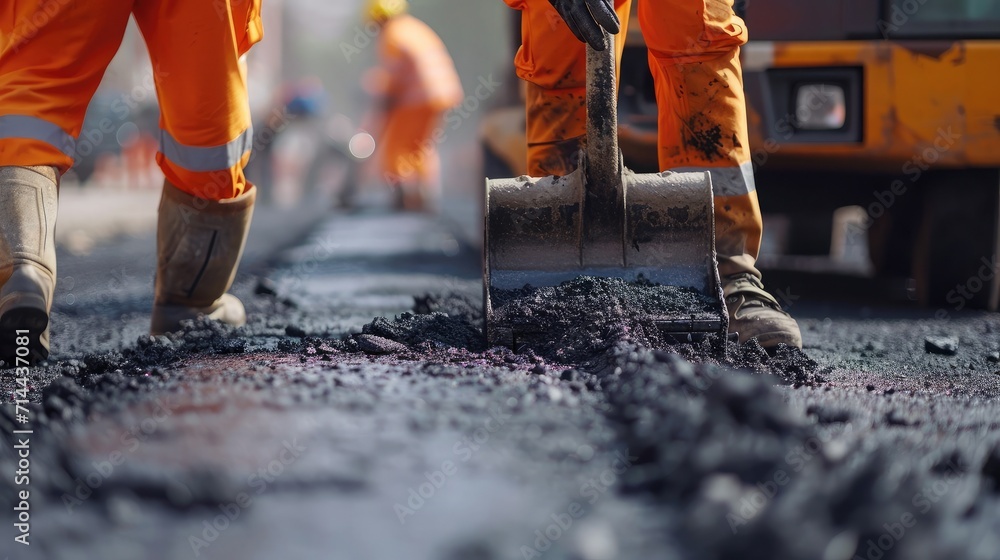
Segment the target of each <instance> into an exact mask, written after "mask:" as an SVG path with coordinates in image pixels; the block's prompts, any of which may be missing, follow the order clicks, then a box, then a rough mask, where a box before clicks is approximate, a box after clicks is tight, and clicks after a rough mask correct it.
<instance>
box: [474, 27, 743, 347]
mask: <svg viewBox="0 0 1000 560" xmlns="http://www.w3.org/2000/svg"><path fill="white" fill-rule="evenodd" d="M604 41H605V48H604V50H602V51H597V50H595V49H593V48H591V47H590V46H589V45H588V46H587V47H586V48H587V146H586V149H585V150H582V152H581V154H580V160H579V161H580V164H579V166H578V167H577V169H576V170H574V171H573V172H572V173H570V174H568V175H566V176H562V177H558V176H549V177H542V178H534V177H527V176H522V177H517V178H513V179H487V180H486V202H485V222H484V224H485V240H484V245H483V284H484V286H483V288H484V304H485V315H484V316H485V331H486V332H485V334H486V339H487V343H488V344H489V345H490V346H501V345H503V346H508V347H511V348H518V347H519V346H520V345H521V344H522V343H525V342H526V341H530V340H531V338H532V337H537V336H545V334H546V333H545V332H542V331H544V328H543V327H541V326H535V325H533V324H532V317H531V314H530V313H527V314H526V313H523V310H522V311H521V312H519V311H516V310H514V311H511V310H508V309H504V303H503V302H504V301H507V300H508V299H509V298H506V297H505V295H509V294H510V293H512V292H515V291H517V290H521V289H524V288H541V287H547V286H559V285H560V284H561V283H563V282H567V281H572V280H575V279H578V278H580V277H600V278H620V279H622V280H624V281H626V282H630V283H634V284H633V286H634V288H635V289H640V290H641V289H653V288H654V287H655V286H675V287H679V288H688V289H690V290H693V291H694V292H697V295H698V296H699V299H700V303H699V304H698V305H697V306H695V307H694V308H691V309H683V310H680V311H678V310H677V309H635V310H627V311H629V312H632V311H634V312H635V314H636V316H640V315H641V316H643V317H645V318H648V319H652V321H653V323H654V324H655V325H656V326H657V327H658V328H659V330H660V331H661V333H663V334H664V335H665V336H664V339H665V340H668V341H670V342H675V341H676V342H690V341H697V340H701V339H703V338H705V337H706V336H707V335H710V334H717V335H720V337H721V338H722V339H723V340H724V339H725V336H726V330H727V327H728V313H727V312H726V307H725V303H724V300H723V293H722V287H721V283H720V281H719V269H718V263H717V261H716V253H715V212H714V205H713V197H712V181H711V175H710V174H709V173H708V172H704V173H700V172H689V173H673V172H669V171H666V172H663V173H646V174H636V173H633V172H632V171H630V170H628V169H627V168H625V167H624V164H623V163H622V157H621V153H620V152H619V150H618V116H617V95H616V92H615V89H616V84H617V80H616V79H615V48H614V37H613V36H611V35H609V34H607V33H605V38H604ZM661 110H664V108H661ZM702 302H707V303H702Z"/></svg>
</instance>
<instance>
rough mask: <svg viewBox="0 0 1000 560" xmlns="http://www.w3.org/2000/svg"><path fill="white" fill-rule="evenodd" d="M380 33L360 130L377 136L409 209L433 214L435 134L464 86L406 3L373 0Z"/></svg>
mask: <svg viewBox="0 0 1000 560" xmlns="http://www.w3.org/2000/svg"><path fill="white" fill-rule="evenodd" d="M367 15H368V17H369V18H370V19H371V21H373V22H375V24H376V25H378V26H379V27H380V28H381V32H380V33H379V67H378V68H376V69H374V70H373V71H372V72H370V73H369V75H368V76H367V78H366V80H365V81H366V86H367V89H368V90H369V93H370V94H371V95H372V97H373V98H374V102H373V109H372V111H371V112H370V113H369V115H368V116H367V117H366V118H365V119H364V121H363V122H362V126H361V128H362V130H367V131H368V132H370V133H371V134H372V135H373V136H374V137H375V142H376V145H377V146H378V151H377V152H376V161H377V162H378V163H377V165H379V166H380V170H381V173H382V176H383V178H384V179H385V180H386V182H388V183H389V186H390V187H391V188H393V189H395V190H396V191H397V195H398V197H399V198H398V201H399V206H400V207H401V208H402V209H405V210H415V211H426V210H431V211H432V210H434V209H435V207H436V203H437V199H438V197H439V196H440V189H441V169H440V168H441V161H440V157H439V155H438V146H437V143H438V142H439V141H440V140H439V139H435V134H434V133H435V130H437V129H438V127H440V126H442V117H443V115H444V114H445V112H447V111H448V110H449V109H451V108H453V107H455V106H456V105H458V104H459V103H461V101H462V98H463V96H464V94H463V92H462V85H461V83H460V82H459V79H458V73H457V72H456V71H455V64H454V62H452V60H451V56H449V54H448V50H447V49H446V48H445V46H444V43H443V42H442V41H441V38H440V37H438V36H437V34H436V33H434V31H433V30H432V29H431V28H430V27H428V26H427V24H425V23H424V22H422V21H420V20H418V19H417V18H415V17H413V16H411V15H409V14H407V2H406V0H370V1H369V3H368V14H367Z"/></svg>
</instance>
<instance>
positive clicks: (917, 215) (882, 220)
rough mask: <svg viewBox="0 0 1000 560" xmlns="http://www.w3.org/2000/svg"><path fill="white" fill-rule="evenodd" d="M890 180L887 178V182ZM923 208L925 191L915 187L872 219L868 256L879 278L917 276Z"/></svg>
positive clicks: (868, 233)
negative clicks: (916, 268)
mask: <svg viewBox="0 0 1000 560" xmlns="http://www.w3.org/2000/svg"><path fill="white" fill-rule="evenodd" d="M900 180H902V179H900ZM890 182H891V181H889V180H887V182H886V184H889V183H890ZM880 208H884V206H883V207H880ZM923 208H924V202H923V192H922V191H921V190H920V189H918V188H916V187H914V188H911V189H909V190H908V191H907V192H906V193H904V194H902V195H899V196H897V197H896V198H895V199H894V203H893V204H892V205H890V206H889V207H888V208H885V211H884V213H883V214H882V215H881V216H879V217H878V218H875V219H874V220H873V221H872V224H871V226H869V227H868V230H867V236H866V237H867V242H868V255H869V257H870V258H871V261H872V266H873V268H874V269H875V275H876V276H877V277H879V278H886V279H907V278H912V277H913V273H914V268H913V267H914V265H915V262H916V260H915V256H916V254H917V252H918V247H917V244H916V243H914V240H915V239H919V235H920V223H921V219H922V215H923Z"/></svg>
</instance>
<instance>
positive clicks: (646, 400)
mask: <svg viewBox="0 0 1000 560" xmlns="http://www.w3.org/2000/svg"><path fill="white" fill-rule="evenodd" d="M616 364H617V365H616V366H615V370H614V372H613V374H611V375H609V376H608V377H606V378H605V379H604V394H605V395H606V397H607V398H608V400H609V402H610V403H611V405H612V411H611V412H610V413H609V414H610V416H611V417H613V418H615V419H616V420H617V422H618V425H619V426H620V429H621V436H622V439H623V442H624V443H625V444H626V445H627V446H628V448H629V450H630V452H631V453H633V454H634V455H637V456H638V459H637V460H636V465H635V467H633V468H632V469H631V470H630V471H629V472H628V473H627V474H626V476H625V480H626V483H625V489H626V492H630V493H634V494H636V495H639V496H644V497H652V498H653V499H655V500H658V501H660V503H661V504H663V507H664V508H666V509H667V510H669V511H683V512H684V513H683V515H680V516H677V517H672V518H670V519H672V520H673V522H672V523H665V530H668V531H671V532H673V533H674V534H675V535H676V538H677V539H679V540H680V541H681V542H683V543H684V544H683V546H682V547H681V548H682V549H684V550H685V551H686V552H687V553H688V554H689V556H688V557H690V558H744V557H767V558H794V559H798V558H801V559H816V558H830V559H832V558H841V559H848V558H873V559H882V558H885V559H889V558H900V559H919V558H944V557H956V558H957V557H963V558H971V557H977V553H978V552H981V551H977V550H975V549H974V547H973V546H972V544H971V543H969V542H964V543H963V542H961V541H959V540H956V539H953V538H949V536H948V532H949V531H952V530H955V528H956V527H958V526H960V525H963V524H966V525H971V526H977V525H978V526H980V527H983V526H985V524H986V523H988V522H989V517H988V516H982V517H980V516H978V515H977V513H978V512H977V510H976V508H971V507H969V505H968V503H964V507H963V501H962V499H961V498H960V496H961V494H962V492H961V491H959V490H957V489H956V487H958V486H960V485H967V488H972V489H973V492H974V491H975V490H974V489H976V488H984V487H989V488H995V487H996V485H995V476H994V475H993V474H989V473H992V472H993V471H995V469H994V468H993V467H992V466H990V465H991V463H990V461H991V460H990V459H986V460H985V461H982V460H981V461H980V464H978V465H971V464H970V463H971V462H972V461H971V460H970V458H969V457H963V456H960V455H954V454H945V455H942V456H940V457H938V458H937V460H936V461H934V462H933V464H931V465H930V467H929V468H928V469H925V470H922V469H921V468H919V467H918V466H917V465H918V464H919V463H920V461H918V459H919V457H917V456H913V455H909V454H906V453H900V452H899V451H898V450H896V449H895V446H894V445H893V443H892V441H891V440H889V439H888V438H880V439H876V440H869V441H865V440H864V439H861V438H857V437H853V436H854V434H852V431H853V427H852V424H850V422H849V421H848V420H849V417H845V416H843V415H835V416H829V415H828V416H827V418H826V419H824V420H823V422H824V423H825V424H828V425H830V424H832V425H835V429H823V430H821V429H819V428H818V427H817V425H816V424H813V423H811V422H808V421H806V420H805V419H804V418H802V417H801V416H800V415H796V414H793V413H792V411H791V410H790V408H789V406H788V405H787V403H786V402H785V396H784V395H783V394H782V392H780V391H779V390H777V389H776V388H775V387H774V386H773V385H772V384H771V383H770V382H768V381H767V380H766V379H765V378H763V377H760V376H750V375H744V374H741V373H738V372H734V371H732V370H727V369H724V368H721V367H719V366H715V365H712V364H693V363H690V362H688V361H685V360H683V359H681V358H680V357H679V356H677V355H675V354H669V353H665V352H661V351H650V350H647V349H638V348H621V349H619V351H618V358H617V360H616ZM993 461H994V462H995V460H993ZM992 507H993V508H995V505H994V506H992ZM914 527H917V529H914ZM904 537H905V538H904ZM873 543H874V544H873Z"/></svg>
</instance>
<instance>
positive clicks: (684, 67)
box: [505, 0, 761, 276]
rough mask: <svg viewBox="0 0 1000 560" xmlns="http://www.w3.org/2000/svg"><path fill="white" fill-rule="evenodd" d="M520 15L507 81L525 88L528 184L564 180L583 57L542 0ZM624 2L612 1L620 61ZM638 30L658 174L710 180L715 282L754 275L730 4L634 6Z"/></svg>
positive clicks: (582, 130) (751, 203) (757, 233)
mask: <svg viewBox="0 0 1000 560" xmlns="http://www.w3.org/2000/svg"><path fill="white" fill-rule="evenodd" d="M505 2H506V3H507V4H508V5H509V6H511V7H513V8H515V9H518V10H522V11H523V18H522V29H521V41H522V44H521V48H520V50H518V53H517V57H516V59H515V64H516V66H517V75H518V76H520V77H521V78H522V79H524V80H526V81H527V82H528V88H527V89H528V94H527V102H526V105H527V139H528V174H529V175H533V176H545V175H565V174H567V173H569V172H570V171H572V170H573V168H574V167H575V166H576V162H575V156H576V153H577V151H578V150H579V149H580V147H581V144H582V141H583V139H584V138H585V134H586V116H587V113H586V103H585V102H586V92H585V85H586V54H585V47H584V44H583V43H581V42H580V41H578V40H577V39H576V38H575V37H574V36H573V34H572V32H571V31H570V30H569V28H568V27H566V24H565V23H564V22H563V21H562V18H560V17H559V14H558V13H557V12H556V11H555V9H554V8H553V7H552V5H551V4H550V3H549V2H548V1H547V0H505ZM631 4H632V2H631V0H616V2H615V9H616V11H617V13H618V17H619V19H621V21H622V31H621V33H620V34H619V36H618V39H620V40H617V41H616V45H617V47H618V49H617V50H618V57H619V60H620V57H621V51H622V48H624V37H625V33H626V31H627V26H628V19H629V18H628V16H629V11H630V9H631ZM639 25H640V26H641V28H642V32H643V36H644V37H645V39H646V46H647V47H648V49H649V66H650V70H651V71H652V73H653V78H654V82H655V86H656V102H657V108H658V113H659V116H658V138H657V140H658V141H657V149H658V155H659V165H660V169H663V170H675V171H704V170H708V171H710V172H711V174H712V185H713V188H714V190H715V195H716V196H715V222H716V248H717V250H718V254H719V272H720V274H721V275H722V276H729V275H732V274H737V273H740V272H750V273H753V274H755V275H757V276H759V275H760V273H759V272H758V271H757V270H756V268H755V267H754V263H755V262H756V259H757V254H758V252H759V250H760V237H761V217H760V207H759V205H758V203H757V193H756V190H755V186H754V179H753V166H752V163H751V161H750V148H749V140H748V138H747V117H746V102H745V99H744V96H743V76H742V70H741V68H740V62H739V52H740V46H741V45H743V44H744V43H746V40H747V31H746V26H745V24H744V23H743V20H742V19H740V18H739V17H738V16H736V14H735V13H734V12H733V0H641V1H640V3H639Z"/></svg>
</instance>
